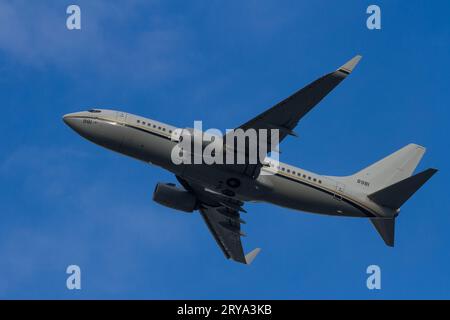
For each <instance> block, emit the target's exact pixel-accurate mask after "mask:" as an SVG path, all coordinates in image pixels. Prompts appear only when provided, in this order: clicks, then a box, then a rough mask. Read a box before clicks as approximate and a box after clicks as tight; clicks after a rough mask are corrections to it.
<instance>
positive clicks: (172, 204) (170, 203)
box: [153, 182, 197, 212]
mask: <svg viewBox="0 0 450 320" xmlns="http://www.w3.org/2000/svg"><path fill="white" fill-rule="evenodd" d="M153 200H154V201H155V202H157V203H159V204H162V205H163V206H166V207H169V208H172V209H175V210H180V211H184V212H192V211H194V210H195V209H196V207H197V198H196V197H195V196H194V195H193V194H192V193H190V192H188V191H186V190H184V189H182V188H178V187H177V186H175V185H174V184H173V183H161V182H160V183H158V184H157V185H156V187H155V191H154V192H153Z"/></svg>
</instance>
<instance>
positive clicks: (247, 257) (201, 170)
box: [63, 55, 437, 264]
mask: <svg viewBox="0 0 450 320" xmlns="http://www.w3.org/2000/svg"><path fill="white" fill-rule="evenodd" d="M360 59H361V56H359V55H357V56H355V57H354V58H352V59H351V60H349V61H348V62H347V63H345V64H344V65H343V66H341V67H340V68H338V69H337V70H336V71H334V72H331V73H328V74H326V75H324V76H322V77H320V78H319V79H317V80H315V81H314V82H312V83H310V84H308V85H307V86H305V87H304V88H303V89H300V90H298V91H297V92H295V93H294V94H293V95H291V96H289V97H288V98H287V99H285V100H283V101H281V102H280V103H278V104H276V105H275V106H273V107H272V108H270V109H268V110H266V111H265V112H263V113H261V114H260V115H258V116H257V117H255V118H253V119H251V120H250V121H248V122H246V123H245V124H243V125H241V126H240V127H238V128H240V129H243V130H248V129H268V130H278V135H279V141H282V140H283V139H284V138H286V137H287V136H288V135H292V136H296V133H295V132H294V131H293V130H294V128H295V127H296V126H297V124H298V122H299V121H300V120H301V119H302V118H303V117H304V116H305V115H306V114H307V113H308V112H309V111H310V110H311V109H313V108H314V107H315V106H316V105H317V104H318V103H319V102H320V101H321V100H322V99H323V98H324V97H325V96H326V95H327V94H329V93H330V92H331V91H332V90H333V89H334V88H335V87H336V86H337V85H338V84H339V83H340V82H341V81H342V80H344V79H345V78H346V77H347V76H348V75H349V74H350V73H351V72H352V71H353V69H354V68H355V66H356V65H357V64H358V62H359V61H360ZM63 121H64V122H65V123H66V124H67V125H68V126H69V127H70V128H72V129H73V130H74V131H75V132H77V133H78V134H79V135H81V136H82V137H84V138H86V139H88V140H90V141H91V142H94V143H95V144H98V145H100V146H102V147H105V148H107V149H110V150H113V151H116V152H119V153H121V154H124V155H127V156H130V157H132V158H134V159H138V160H141V161H144V162H146V163H149V164H153V165H156V166H159V167H161V168H163V169H166V170H168V171H170V172H171V173H173V174H174V175H175V177H176V179H177V180H178V182H179V186H177V185H176V184H174V183H161V182H159V183H157V184H156V187H155V190H154V193H153V200H154V201H156V202H157V203H159V204H161V205H164V206H166V207H169V208H172V209H176V210H179V211H183V212H188V213H191V212H194V211H197V210H198V211H199V212H200V214H201V216H202V218H203V220H204V221H205V223H206V225H207V227H208V229H209V231H210V232H211V233H212V235H213V237H214V239H215V240H216V242H217V244H218V246H219V247H220V249H221V250H222V251H223V253H224V255H225V257H226V258H227V259H231V260H234V261H236V262H239V263H243V264H250V263H251V262H252V261H253V260H254V258H255V257H256V256H257V254H258V253H259V252H260V248H256V249H254V250H253V251H251V252H250V253H248V254H244V250H243V247H242V242H241V237H242V236H245V234H244V233H243V232H242V230H241V225H242V224H244V223H245V221H244V220H243V219H242V218H241V215H242V213H244V212H246V211H245V209H244V208H243V206H244V204H245V203H246V202H264V203H270V204H274V205H277V206H281V207H285V208H290V209H294V210H299V211H304V212H310V213H317V214H325V215H332V216H345V217H362V218H368V219H370V221H371V222H372V224H373V225H374V227H375V229H376V231H377V232H378V233H379V235H380V236H381V238H382V239H383V240H384V242H385V243H386V245H388V246H391V247H393V246H394V231H395V219H396V217H397V216H398V215H399V212H400V207H401V206H402V205H403V204H404V203H405V202H406V201H407V200H408V199H409V198H410V197H411V196H412V195H413V194H414V193H415V192H416V191H417V190H418V189H419V188H420V187H421V186H422V185H423V184H424V183H425V182H427V180H428V179H430V178H431V177H432V176H433V175H434V174H435V173H436V172H437V169H433V168H429V169H427V170H424V171H422V172H420V173H417V174H414V175H413V172H414V170H415V168H416V167H417V165H418V164H419V162H420V160H421V158H422V156H423V155H424V153H425V148H424V147H423V146H420V145H417V144H408V145H406V146H405V147H403V148H401V149H400V150H398V151H396V152H394V153H392V154H391V155H388V156H387V157H385V158H383V159H381V160H379V161H377V162H375V163H374V164H372V165H370V166H368V167H367V168H365V169H362V170H360V171H358V172H356V173H355V174H352V175H349V176H325V175H319V174H317V173H313V172H310V171H307V170H305V169H301V168H298V167H295V166H292V165H289V164H286V163H282V162H279V161H273V160H272V159H271V158H270V157H267V158H265V159H264V160H263V161H258V162H256V163H253V164H252V163H244V164H235V165H234V164H210V165H208V164H201V165H198V164H174V162H173V159H172V158H171V153H172V150H173V148H174V146H175V145H176V144H177V143H179V141H180V140H182V139H181V138H180V137H183V135H184V134H186V135H188V134H191V133H192V128H177V127H174V126H171V125H169V124H165V123H162V122H158V121H156V120H153V119H148V118H144V117H141V116H137V115H133V114H130V113H127V112H123V111H115V110H106V109H90V110H88V111H82V112H76V113H70V114H66V115H64V116H63ZM175 131H178V132H181V133H180V134H179V135H178V138H177V139H178V140H177V139H174V132H175ZM276 148H278V146H275V145H269V148H268V150H267V151H268V152H267V153H268V154H269V153H270V152H273V151H275V149H276Z"/></svg>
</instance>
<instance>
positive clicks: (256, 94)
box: [0, 0, 450, 299]
mask: <svg viewBox="0 0 450 320" xmlns="http://www.w3.org/2000/svg"><path fill="white" fill-rule="evenodd" d="M75 3H77V4H78V5H80V7H81V10H82V30H81V31H68V30H67V29H66V28H65V19H66V14H65V11H66V7H67V6H68V5H69V4H72V2H68V1H60V0H58V1H39V2H37V1H35V2H31V1H20V0H17V1H6V0H0V86H1V88H2V90H0V101H1V106H2V111H3V116H4V119H6V121H4V122H3V125H2V126H1V129H0V130H1V133H2V136H3V145H2V148H1V151H0V177H1V181H2V183H1V186H0V188H1V192H0V208H1V210H0V212H1V216H0V220H1V222H0V298H68V299H79V298H88V299H92V298H138V299H155V298H157V299H173V298H182V299H184V298H186V299H187V298H191V299H197V298H205V299H212V298H268V299H269V298H276V299H279V298H286V299H308V298H325V299H330V298H337V299H343V298H361V299H379V298H388V299H390V298H450V272H449V270H450V256H449V250H448V247H449V243H450V235H449V232H448V226H449V223H450V210H449V209H450V204H449V202H448V201H447V199H448V188H447V187H448V186H447V181H449V178H450V177H449V173H448V164H447V162H448V158H449V155H450V154H449V145H448V137H447V136H448V135H447V132H448V119H449V117H450V111H449V109H448V106H449V98H450V93H449V90H448V87H449V85H448V84H449V81H448V79H447V77H448V74H449V71H450V62H449V59H448V58H449V56H450V55H449V54H450V50H449V49H450V42H449V38H450V37H449V36H450V23H449V19H448V12H449V10H450V6H449V4H448V3H445V2H444V1H436V2H425V1H408V2H400V1H376V2H374V3H375V4H378V5H379V6H380V7H381V10H382V29H381V30H379V31H370V30H368V29H367V28H366V25H365V21H366V18H367V15H366V13H365V11H366V8H367V6H368V5H369V4H372V3H371V2H367V1H357V0H355V1H340V2H339V5H336V1H315V2H311V1H261V0H260V1H245V2H243V1H195V0H194V1H143V0H142V1H137V0H134V1H106V0H105V1H104V0H96V1H76V2H75ZM355 54H362V55H363V60H362V61H361V63H360V65H358V67H357V69H356V70H355V72H354V73H353V74H352V75H351V76H350V77H349V78H348V79H347V80H346V81H345V82H344V83H342V84H341V85H340V86H339V87H338V88H337V89H336V90H335V91H334V92H333V93H332V94H331V95H330V96H328V97H327V98H326V99H325V100H324V101H323V102H322V103H321V104H320V105H319V106H318V107H317V108H316V109H314V110H313V111H312V112H311V113H310V114H309V115H308V116H307V117H305V118H304V119H303V120H302V121H301V123H300V125H299V127H298V128H297V130H296V131H297V132H298V133H299V136H300V137H299V138H298V139H294V138H288V139H287V140H286V141H284V142H283V144H282V146H281V149H282V151H283V153H282V156H281V160H282V161H284V162H288V163H292V164H294V165H297V166H300V167H303V168H306V169H309V170H312V171H315V172H318V173H322V174H330V175H346V174H350V173H353V172H355V171H357V170H359V169H361V168H363V167H365V166H367V165H368V164H370V163H372V162H374V161H376V160H378V159H379V158H381V157H383V156H385V155H387V154H389V153H391V152H393V151H394V150H397V149H399V148H400V147H402V146H404V145H406V144H408V143H410V142H415V143H419V144H422V145H424V146H426V147H427V148H428V149H427V154H426V155H425V157H424V159H423V161H422V163H421V164H420V166H419V168H418V169H425V168H427V167H437V168H439V169H440V171H439V172H438V174H437V175H436V176H434V177H433V179H432V180H431V181H430V182H429V183H428V184H427V185H426V186H425V187H424V188H423V189H421V190H420V192H418V193H417V194H416V195H415V196H414V197H413V198H412V199H411V200H410V201H409V202H408V203H407V204H406V205H405V206H404V207H403V208H402V213H401V215H400V217H399V219H397V232H396V247H395V248H393V249H392V248H388V247H386V246H385V245H384V243H383V241H382V240H381V239H380V238H379V236H378V235H377V234H376V232H375V230H374V229H373V228H372V226H371V225H370V222H369V221H366V220H363V219H351V218H333V217H326V216H319V215H311V214H306V213H301V212H294V211H291V210H287V209H282V208H278V207H275V206H272V205H268V204H250V205H248V206H247V210H248V211H249V213H248V214H247V215H246V217H245V220H247V225H245V231H246V233H247V234H248V237H247V238H245V239H244V246H245V248H246V249H247V250H249V249H252V248H253V247H256V246H260V247H262V249H263V250H262V252H261V254H260V255H259V256H258V258H257V259H256V260H255V262H254V263H253V264H252V265H251V266H249V267H248V266H244V265H240V264H236V263H233V262H231V261H227V260H225V259H224V257H223V255H222V253H221V252H220V250H219V249H218V248H217V245H216V243H215V242H214V240H213V239H212V237H211V235H210V234H209V233H208V230H207V228H206V227H205V226H204V224H203V221H202V220H201V218H200V217H199V215H198V214H192V215H186V214H183V213H177V212H175V211H173V210H170V209H166V208H164V207H162V206H159V205H157V204H155V203H153V202H152V200H151V195H152V192H153V189H154V185H155V184H156V183H157V182H158V181H170V182H174V181H175V179H174V177H173V176H172V175H171V174H169V173H168V172H163V171H162V170H161V169H158V168H155V167H149V166H146V165H145V164H143V163H140V162H137V161H133V160H132V159H130V158H127V157H124V156H120V155H118V154H115V153H112V152H110V151H107V150H104V149H102V148H100V147H97V146H95V145H93V144H91V143H89V142H87V141H85V140H83V139H82V138H81V137H79V136H77V135H76V134H75V133H74V132H73V131H72V130H70V129H69V128H67V127H66V126H65V125H64V124H63V122H62V121H61V116H62V115H63V114H65V113H69V112H73V111H78V110H83V109H86V108H88V107H92V106H95V107H102V108H111V109H120V110H125V111H128V112H131V113H136V114H140V115H143V116H146V117H149V118H154V119H158V120H160V121H162V122H166V123H171V124H173V125H176V126H180V127H183V126H192V124H193V121H194V120H203V121H204V127H215V128H220V129H222V130H224V129H226V128H233V127H235V126H237V125H239V124H241V123H243V122H245V121H247V120H248V119H250V118H252V117H254V116H255V115H256V114H258V113H260V112H262V111H263V110H265V109H266V108H268V107H270V106H272V105H273V104H275V103H277V102H278V101H279V100H281V99H282V98H284V97H286V96H287V95H289V94H291V93H292V92H294V91H295V90H297V89H299V88H301V87H303V86H304V85H306V84H307V83H309V82H310V81H312V80H314V79H315V78H317V77H319V76H321V75H322V74H324V73H327V72H329V71H332V70H335V69H336V68H337V67H338V66H340V65H342V64H343V63H344V62H345V61H347V60H348V59H350V58H351V57H353V56H354V55H355ZM70 264H77V265H79V266H80V267H81V270H82V290H81V291H76V292H74V291H69V290H67V289H66V287H65V283H66V277H67V275H66V274H65V270H66V267H67V266H68V265H70ZM370 264H377V265H379V266H380V267H381V270H382V290H380V291H376V292H374V291H369V290H368V289H367V288H366V286H365V281H366V277H367V275H366V273H365V270H366V267H367V266H368V265H370Z"/></svg>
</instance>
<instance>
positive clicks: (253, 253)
mask: <svg viewBox="0 0 450 320" xmlns="http://www.w3.org/2000/svg"><path fill="white" fill-rule="evenodd" d="M260 251H261V248H256V249H254V250H253V251H251V252H249V253H247V254H246V255H245V263H246V264H251V263H252V262H253V260H255V258H256V256H257V255H258V253H259V252H260Z"/></svg>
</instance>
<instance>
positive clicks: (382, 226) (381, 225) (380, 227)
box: [370, 218, 395, 247]
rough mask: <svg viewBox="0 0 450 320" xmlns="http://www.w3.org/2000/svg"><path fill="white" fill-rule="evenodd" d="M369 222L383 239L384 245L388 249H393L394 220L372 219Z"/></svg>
mask: <svg viewBox="0 0 450 320" xmlns="http://www.w3.org/2000/svg"><path fill="white" fill-rule="evenodd" d="M370 221H371V222H372V224H373V226H374V227H375V229H377V231H378V233H379V234H380V236H381V237H382V238H383V240H384V243H386V245H388V246H389V247H393V246H394V236H395V218H372V219H370Z"/></svg>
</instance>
